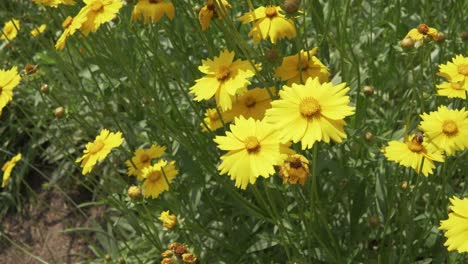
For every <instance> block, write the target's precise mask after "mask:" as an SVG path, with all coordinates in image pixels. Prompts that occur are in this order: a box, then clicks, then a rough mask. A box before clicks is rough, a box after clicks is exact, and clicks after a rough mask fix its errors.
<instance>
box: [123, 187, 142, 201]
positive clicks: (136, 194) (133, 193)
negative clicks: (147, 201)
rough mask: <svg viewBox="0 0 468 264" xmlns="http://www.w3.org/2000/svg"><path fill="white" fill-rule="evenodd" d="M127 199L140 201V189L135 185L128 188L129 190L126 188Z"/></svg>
mask: <svg viewBox="0 0 468 264" xmlns="http://www.w3.org/2000/svg"><path fill="white" fill-rule="evenodd" d="M127 193H128V197H130V199H132V200H134V201H135V200H140V199H141V198H142V197H143V195H142V194H141V189H140V187H138V186H136V185H132V186H130V188H128V191H127Z"/></svg>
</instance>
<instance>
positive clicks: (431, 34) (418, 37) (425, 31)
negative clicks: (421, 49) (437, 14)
mask: <svg viewBox="0 0 468 264" xmlns="http://www.w3.org/2000/svg"><path fill="white" fill-rule="evenodd" d="M438 33H439V32H438V31H437V29H435V28H431V27H429V26H428V25H426V24H420V25H419V26H418V27H417V28H413V29H411V30H410V31H409V32H408V34H406V36H405V38H409V39H412V40H413V41H414V42H418V41H419V42H421V43H422V42H423V41H424V40H425V39H433V40H438V39H439V35H438Z"/></svg>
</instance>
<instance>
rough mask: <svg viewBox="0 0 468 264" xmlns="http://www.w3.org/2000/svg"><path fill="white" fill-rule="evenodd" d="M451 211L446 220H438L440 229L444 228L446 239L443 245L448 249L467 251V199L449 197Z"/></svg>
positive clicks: (460, 251)
mask: <svg viewBox="0 0 468 264" xmlns="http://www.w3.org/2000/svg"><path fill="white" fill-rule="evenodd" d="M450 203H451V204H452V205H451V206H450V209H451V210H452V212H451V213H450V214H449V215H448V219H447V220H442V221H440V227H439V229H440V230H445V231H446V232H445V237H446V238H447V241H446V242H445V244H444V246H446V247H447V249H448V250H449V251H452V250H457V251H458V252H459V253H463V252H468V239H466V238H467V237H468V199H467V198H463V199H459V198H458V197H455V196H454V197H452V198H451V199H450Z"/></svg>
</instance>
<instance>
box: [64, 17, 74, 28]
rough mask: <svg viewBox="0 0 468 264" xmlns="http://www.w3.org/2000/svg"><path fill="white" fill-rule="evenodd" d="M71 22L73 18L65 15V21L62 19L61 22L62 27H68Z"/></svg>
mask: <svg viewBox="0 0 468 264" xmlns="http://www.w3.org/2000/svg"><path fill="white" fill-rule="evenodd" d="M72 22H73V18H72V17H67V18H66V19H65V21H63V23H62V27H63V28H68V27H69V26H70V25H71V23H72Z"/></svg>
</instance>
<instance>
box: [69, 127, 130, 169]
mask: <svg viewBox="0 0 468 264" xmlns="http://www.w3.org/2000/svg"><path fill="white" fill-rule="evenodd" d="M122 143H123V138H122V132H117V133H113V132H109V130H107V129H103V130H101V133H100V134H99V135H98V136H97V137H96V139H95V140H94V142H89V143H88V144H86V149H85V150H84V151H83V156H82V157H81V158H78V159H77V160H76V162H81V165H80V166H81V167H82V168H83V172H82V173H83V175H86V174H88V173H89V172H91V170H92V169H93V167H94V165H96V163H98V162H99V161H101V160H103V159H104V158H106V157H107V155H109V153H110V152H111V150H112V149H113V148H116V147H118V146H120V145H122Z"/></svg>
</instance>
